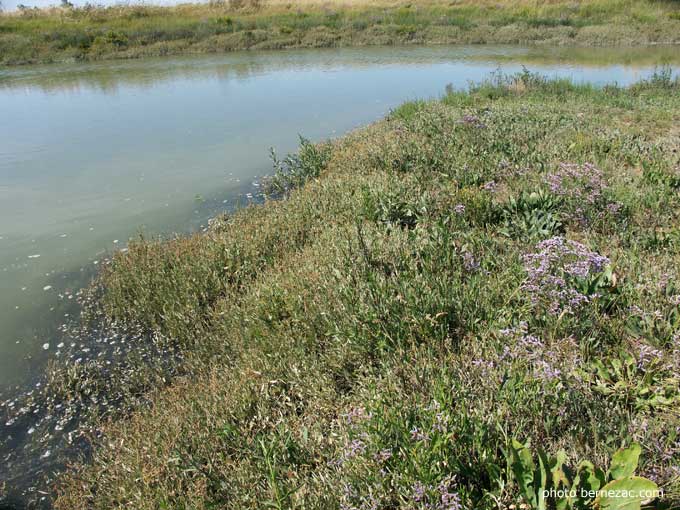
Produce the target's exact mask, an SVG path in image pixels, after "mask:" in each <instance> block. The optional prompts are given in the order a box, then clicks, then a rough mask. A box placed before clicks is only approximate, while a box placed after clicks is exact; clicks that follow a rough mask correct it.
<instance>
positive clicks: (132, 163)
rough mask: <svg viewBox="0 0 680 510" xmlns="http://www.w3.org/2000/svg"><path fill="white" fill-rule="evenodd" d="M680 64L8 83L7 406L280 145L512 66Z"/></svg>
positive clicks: (305, 61)
mask: <svg viewBox="0 0 680 510" xmlns="http://www.w3.org/2000/svg"><path fill="white" fill-rule="evenodd" d="M679 54H680V52H678V51H677V48H647V49H636V50H634V51H631V50H629V49H626V50H613V49H612V50H606V49H597V50H593V49H585V50H584V49H568V48H562V49H539V48H533V49H530V48H519V47H488V46H477V47H461V46H457V47H445V46H442V47H412V48H362V49H343V50H308V51H286V52H244V53H233V54H227V55H219V56H200V57H188V58H186V57H182V58H166V59H154V60H139V61H115V62H101V63H91V64H68V65H50V66H30V67H17V68H3V69H0V289H1V292H0V393H1V392H2V390H3V388H4V389H6V388H8V387H10V386H14V385H17V384H20V383H22V382H25V381H26V378H27V377H29V376H30V375H31V374H35V373H36V372H37V368H39V367H40V366H42V364H43V363H44V361H45V360H46V359H48V358H49V356H50V352H51V351H52V350H53V340H51V339H53V338H54V332H55V328H56V327H57V326H59V325H60V324H61V323H62V322H64V321H67V320H68V317H69V315H72V314H73V313H74V311H75V307H74V306H71V305H72V303H73V302H74V301H75V299H73V298H72V296H73V293H74V292H75V291H76V290H77V289H78V288H79V287H82V286H83V285H85V284H86V283H87V281H88V280H89V278H91V276H92V274H94V272H95V271H96V269H97V267H98V264H99V263H100V261H101V260H102V259H103V258H104V257H105V256H107V255H110V254H111V253H113V252H114V251H115V250H119V249H124V247H125V245H126V243H127V240H128V239H129V238H130V237H131V236H135V235H137V234H138V233H139V232H140V231H141V232H144V233H145V234H146V235H156V234H168V233H170V232H188V231H192V230H196V229H200V228H201V227H202V226H203V225H205V224H206V222H207V219H208V218H209V217H211V216H214V215H215V214H217V213H218V212H220V211H221V210H224V209H229V208H232V207H234V206H236V205H238V204H243V203H246V202H247V201H248V200H250V196H249V194H250V193H252V192H253V190H254V187H253V183H254V181H256V180H257V179H258V177H259V176H262V175H263V174H266V173H268V172H269V171H270V168H271V165H270V162H269V148H270V147H274V148H275V149H277V151H278V152H286V151H291V150H294V149H295V147H296V145H297V141H298V134H301V135H304V136H305V137H308V138H310V139H312V140H320V139H323V138H327V137H333V136H338V135H340V134H342V133H344V132H346V131H348V130H351V129H352V128H354V127H356V126H360V125H363V124H366V123H368V122H371V121H373V120H375V119H378V118H380V117H381V116H383V115H384V114H386V113H387V112H388V111H389V109H390V108H392V107H395V106H397V105H398V104H399V103H401V102H403V101H405V100H408V99H413V98H424V97H425V98H426V97H434V96H438V95H440V94H441V93H442V92H443V90H444V88H445V86H446V85H447V84H452V85H453V86H455V87H464V86H466V85H467V83H468V82H469V81H478V80H481V79H484V78H487V77H489V75H490V73H491V72H493V71H494V70H496V69H497V68H498V67H499V66H501V68H502V70H503V72H506V73H512V72H515V71H519V70H521V68H522V65H526V66H527V67H528V68H529V69H530V70H532V71H537V72H541V73H544V74H547V75H551V76H563V77H570V78H573V79H574V80H575V81H589V82H594V83H597V84H605V83H612V82H617V83H620V84H627V83H631V82H634V81H637V80H639V79H641V78H644V77H645V76H648V75H649V74H651V73H652V72H653V71H654V68H655V66H657V65H659V64H664V63H665V64H671V65H673V66H676V65H677V64H678V61H680V55H679Z"/></svg>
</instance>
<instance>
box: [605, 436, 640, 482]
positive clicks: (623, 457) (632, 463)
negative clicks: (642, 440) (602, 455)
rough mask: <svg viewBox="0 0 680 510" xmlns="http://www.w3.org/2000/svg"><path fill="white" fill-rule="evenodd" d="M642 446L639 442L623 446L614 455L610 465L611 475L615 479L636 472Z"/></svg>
mask: <svg viewBox="0 0 680 510" xmlns="http://www.w3.org/2000/svg"><path fill="white" fill-rule="evenodd" d="M641 451H642V448H640V445H639V444H638V443H633V444H631V445H630V447H628V448H621V449H620V450H618V451H617V452H616V453H615V454H614V456H613V457H612V463H611V465H610V466H609V475H610V476H611V477H612V478H613V479H614V480H620V479H621V478H626V477H628V476H631V475H632V474H633V473H635V470H636V469H637V465H638V459H639V458H640V452H641Z"/></svg>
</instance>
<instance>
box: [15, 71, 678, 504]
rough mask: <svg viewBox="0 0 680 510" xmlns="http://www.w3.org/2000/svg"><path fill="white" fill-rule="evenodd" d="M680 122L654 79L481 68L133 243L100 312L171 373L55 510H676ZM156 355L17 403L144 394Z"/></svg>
mask: <svg viewBox="0 0 680 510" xmlns="http://www.w3.org/2000/svg"><path fill="white" fill-rule="evenodd" d="M679 120H680V82H678V81H677V80H674V79H672V78H671V76H670V73H669V72H668V71H667V70H663V71H660V72H658V73H656V74H655V75H654V76H653V78H652V79H650V80H648V81H646V82H643V83H639V84H637V85H635V86H633V87H631V88H628V89H623V88H619V87H613V86H609V87H605V88H603V89H597V88H593V87H590V86H586V85H578V86H577V85H573V84H571V83H569V82H567V81H550V80H545V79H543V78H541V77H539V76H535V75H533V74H531V73H528V72H524V73H521V74H519V75H516V76H511V77H507V76H502V75H497V76H495V77H494V78H493V79H492V80H490V81H488V82H485V83H482V84H479V85H474V86H472V87H471V89H470V90H469V91H467V92H458V91H454V90H449V91H448V92H447V93H446V95H445V96H444V97H443V98H442V99H441V100H439V101H430V102H424V101H415V102H410V103H406V104H404V105H403V106H401V107H399V108H398V109H396V110H395V111H393V112H392V113H391V114H390V115H389V116H388V117H387V118H386V119H385V120H384V121H381V122H378V123H377V124H375V125H372V126H370V127H368V128H366V129H363V130H360V131H357V132H355V133H352V134H350V135H349V136H347V137H345V138H342V139H340V140H337V141H333V142H329V143H322V144H319V145H314V144H311V143H309V142H307V141H303V143H302V146H301V148H300V151H299V153H298V154H296V155H292V156H290V157H287V158H283V159H276V165H275V166H276V175H275V176H274V177H273V178H272V179H271V180H270V181H269V182H268V185H267V190H268V193H269V194H270V195H271V196H272V197H274V198H276V200H270V201H267V202H266V203H264V204H263V205H258V206H253V207H249V208H246V209H244V210H241V211H238V212H237V213H235V214H233V215H230V216H225V217H222V218H218V219H216V220H215V221H214V222H213V224H212V226H211V229H210V231H209V232H208V233H206V234H201V235H194V236H191V237H187V238H179V239H176V240H172V241H169V242H154V241H139V242H137V243H134V244H133V245H131V246H130V250H129V252H128V253H125V254H121V253H119V254H117V255H116V256H115V258H114V259H113V260H112V261H111V263H110V264H109V265H107V266H106V268H105V270H104V273H103V274H102V276H101V280H100V282H99V284H100V292H101V301H98V302H99V303H101V306H102V307H103V309H102V310H103V312H104V313H105V315H107V316H108V317H110V318H111V319H112V320H115V322H116V323H117V324H118V325H119V327H120V325H121V324H134V325H135V328H136V329H137V330H140V331H149V332H155V333H154V337H155V338H156V340H155V341H156V342H157V346H159V348H161V349H162V350H163V351H167V350H168V349H169V348H171V349H172V352H174V353H175V354H176V358H175V362H176V363H178V364H179V365H178V366H179V367H181V371H180V372H181V373H182V374H184V375H185V376H186V377H183V378H174V380H173V383H172V384H171V385H170V386H169V387H166V388H164V389H159V390H158V391H157V392H152V393H151V394H150V395H149V396H148V399H149V400H150V402H151V404H152V405H151V406H148V407H146V406H143V408H142V409H140V410H138V411H137V412H135V413H133V415H132V416H131V418H129V419H120V418H119V416H116V415H115V413H114V414H111V415H109V414H108V413H107V414H105V415H103V416H102V417H101V418H100V419H99V420H98V421H97V417H96V416H94V417H93V418H92V419H93V420H95V423H98V424H99V425H98V426H101V427H102V428H103V434H104V435H103V436H102V437H103V439H102V440H96V441H95V445H96V447H95V449H94V456H93V459H92V462H91V463H85V464H84V465H83V466H81V467H80V468H77V469H73V470H71V471H70V472H69V473H68V474H67V475H66V476H64V477H62V479H61V481H60V482H59V490H60V494H61V495H60V498H59V499H58V500H57V504H56V506H57V508H60V509H65V510H79V509H106V510H108V509H110V508H134V509H136V510H144V509H149V510H151V509H163V508H167V509H180V508H191V509H208V508H213V509H214V508H220V509H232V508H233V509H243V508H265V507H267V508H269V507H271V508H287V509H292V508H308V509H337V508H342V509H368V508H376V509H378V508H394V509H396V508H399V509H441V510H459V509H466V510H471V509H475V510H476V509H482V510H492V509H505V508H537V509H542V508H549V509H554V508H560V509H586V508H593V507H594V505H595V506H597V507H598V508H601V509H605V508H607V509H610V510H615V509H619V508H623V506H622V503H624V502H625V503H627V505H626V506H625V508H626V509H627V510H635V509H639V508H640V507H641V505H642V503H643V500H645V501H646V503H645V505H646V506H647V507H648V508H671V507H672V508H677V504H678V503H679V502H680V473H678V470H677V466H679V465H680V414H679V413H678V406H679V405H680V385H679V383H680V381H679V380H678V374H679V373H680V285H679V282H680V274H679V273H678V270H679V268H680V255H679V254H680V193H679V190H680V137H678V125H680V123H679ZM151 361H153V359H151V360H150V359H148V358H145V357H144V356H141V357H139V359H136V361H135V358H132V361H130V362H129V363H133V365H130V364H129V363H128V364H126V365H124V366H123V368H121V369H120V376H118V375H116V372H110V373H107V375H106V378H105V380H103V381H99V382H96V381H98V374H99V372H98V371H97V370H95V369H93V368H92V367H93V366H94V365H93V366H88V365H85V364H72V365H65V366H63V367H61V368H58V367H54V371H53V373H52V376H51V378H50V380H49V383H48V384H47V385H46V386H43V387H42V388H41V389H40V391H36V392H35V394H34V396H35V395H38V394H39V393H41V392H44V393H41V394H44V395H47V394H49V392H50V391H51V390H50V388H56V390H57V391H58V392H61V393H58V394H60V395H63V394H65V393H64V390H63V389H62V388H65V387H66V388H68V392H69V393H68V394H69V395H70V396H69V399H73V400H74V401H77V402H90V401H93V402H97V401H101V400H102V397H103V396H105V395H107V386H111V387H113V388H115V394H116V395H120V398H121V399H122V400H121V402H122V401H124V400H125V399H127V398H128V397H127V396H128V395H129V396H130V398H132V399H133V400H134V395H135V394H136V393H137V392H138V391H140V389H143V388H144V387H145V384H146V385H147V386H146V388H153V387H154V385H159V384H160V385H162V384H164V382H165V379H163V382H160V381H159V380H158V379H159V377H158V376H157V375H153V374H157V372H156V367H155V365H154V363H152V362H151ZM168 362H172V359H169V360H168ZM111 370H113V369H111ZM91 378H92V379H93V381H92V382H90V379H91ZM126 381H130V382H126ZM144 381H146V383H144V384H142V383H143V382H144ZM140 384H141V386H140ZM126 388H127V389H126ZM47 401H48V402H52V403H54V402H56V400H55V399H54V398H51V399H50V398H48V399H47ZM17 407H18V406H17ZM65 407H68V406H65ZM123 408H125V409H128V408H127V407H126V406H123ZM53 409H54V411H53V412H54V413H55V414H58V413H60V412H62V411H59V410H58V409H57V408H54V407H53ZM109 416H111V417H113V418H114V419H113V420H111V421H108V420H107V418H108V417H109ZM36 436H38V434H37V433H36ZM569 488H571V489H574V490H575V491H578V496H575V497H573V498H566V499H565V498H561V497H560V496H556V495H553V496H551V495H549V494H551V493H550V492H548V493H545V492H544V491H551V490H552V491H553V492H552V494H556V493H559V491H560V490H562V491H564V490H565V489H569ZM603 488H606V489H607V490H609V489H611V490H630V491H638V492H635V494H638V495H640V497H639V498H628V499H621V498H619V499H618V500H612V499H611V498H610V499H607V498H606V496H600V497H599V498H598V499H597V500H596V499H595V498H594V497H589V496H587V493H588V491H589V490H597V489H603ZM581 489H584V490H585V494H586V495H585V496H584V495H583V494H584V493H583V492H581ZM658 489H663V490H664V492H665V496H664V497H662V498H658V497H657V495H658ZM555 491H558V492H555ZM655 491H657V492H655ZM643 492H644V494H646V495H643ZM545 494H548V496H547V499H544V497H543V496H544V495H545ZM510 505H515V506H514V507H513V506H510ZM521 505H525V506H521ZM673 505H676V506H673Z"/></svg>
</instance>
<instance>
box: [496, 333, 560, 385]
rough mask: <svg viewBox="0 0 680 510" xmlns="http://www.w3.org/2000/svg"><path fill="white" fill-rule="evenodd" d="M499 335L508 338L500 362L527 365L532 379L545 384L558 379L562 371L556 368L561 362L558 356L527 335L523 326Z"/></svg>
mask: <svg viewBox="0 0 680 510" xmlns="http://www.w3.org/2000/svg"><path fill="white" fill-rule="evenodd" d="M501 334H503V335H504V336H506V337H508V339H509V343H508V344H507V345H506V346H505V348H504V350H503V354H502V355H501V357H500V361H505V362H508V361H509V362H518V361H519V362H521V363H528V364H529V365H530V366H531V370H532V372H533V377H534V379H538V380H542V381H547V382H550V381H553V380H556V379H560V377H561V376H562V371H561V370H560V369H559V368H557V366H558V365H561V364H562V361H563V360H561V356H560V354H559V353H557V352H554V351H552V350H550V349H548V348H547V347H546V345H545V344H544V342H543V341H542V340H541V339H540V338H538V337H536V336H534V335H531V334H528V333H527V330H526V325H525V324H522V325H521V326H520V327H519V328H510V329H505V330H502V331H501Z"/></svg>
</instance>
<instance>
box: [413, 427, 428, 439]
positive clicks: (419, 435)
mask: <svg viewBox="0 0 680 510" xmlns="http://www.w3.org/2000/svg"><path fill="white" fill-rule="evenodd" d="M411 439H412V440H413V441H428V440H429V439H430V436H429V435H428V434H427V432H423V431H422V430H420V429H419V428H418V427H413V428H412V429H411Z"/></svg>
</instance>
